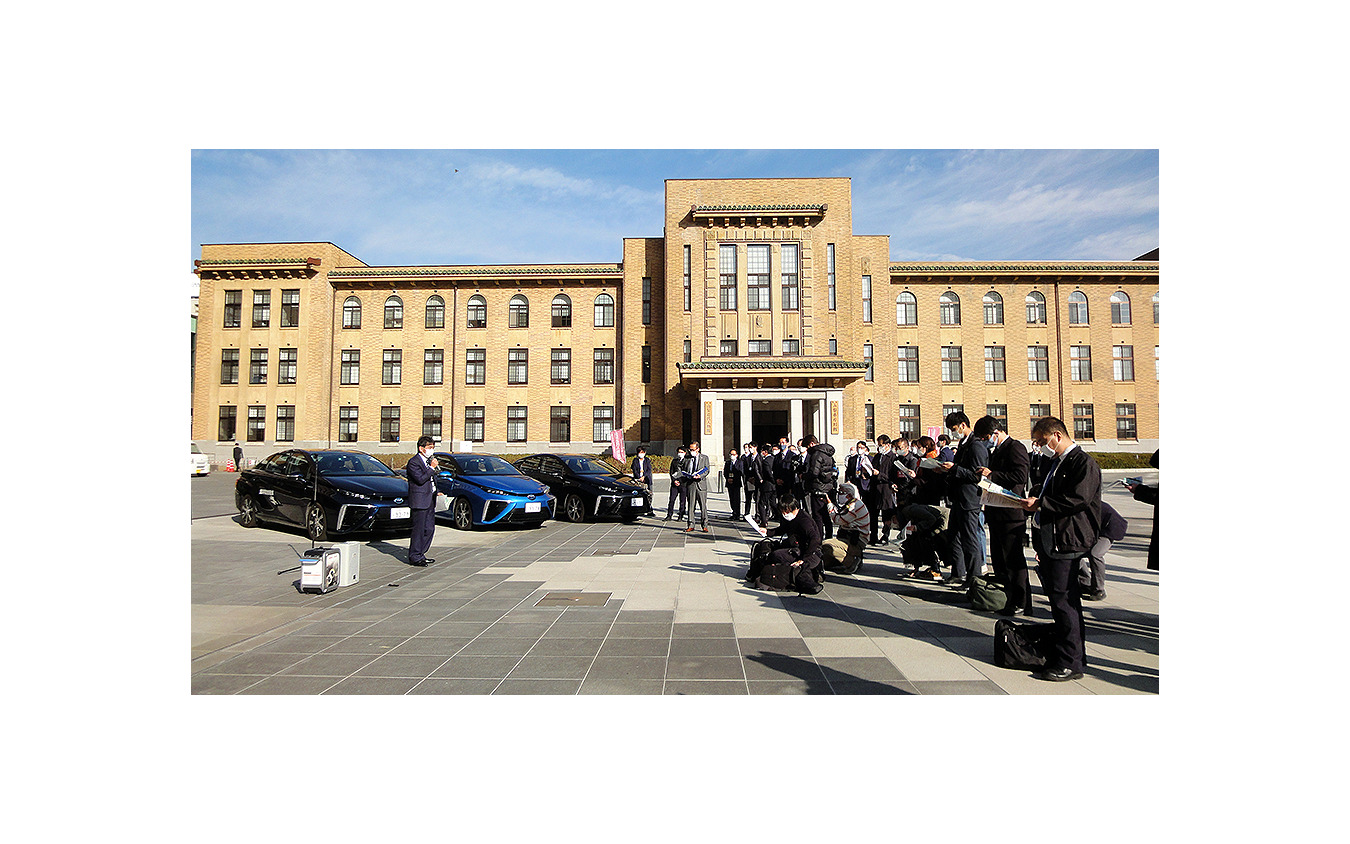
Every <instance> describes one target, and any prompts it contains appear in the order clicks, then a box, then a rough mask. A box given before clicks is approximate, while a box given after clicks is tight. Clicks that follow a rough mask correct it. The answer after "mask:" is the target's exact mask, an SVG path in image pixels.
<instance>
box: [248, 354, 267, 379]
mask: <svg viewBox="0 0 1350 844" xmlns="http://www.w3.org/2000/svg"><path fill="white" fill-rule="evenodd" d="M248 383H250V384H266V383H267V350H266V349H253V350H252V351H250V352H249V359H248Z"/></svg>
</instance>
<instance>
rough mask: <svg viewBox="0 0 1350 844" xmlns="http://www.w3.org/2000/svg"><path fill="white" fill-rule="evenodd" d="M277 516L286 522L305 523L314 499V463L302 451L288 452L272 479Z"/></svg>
mask: <svg viewBox="0 0 1350 844" xmlns="http://www.w3.org/2000/svg"><path fill="white" fill-rule="evenodd" d="M272 485H273V487H274V489H275V491H276V494H275V498H276V502H277V514H278V515H279V516H280V517H281V518H283V519H285V520H286V521H288V522H290V523H292V524H297V525H302V524H304V523H305V508H306V507H307V506H309V502H310V501H312V500H313V499H314V462H313V461H312V460H311V459H310V457H309V455H307V454H305V453H304V452H301V451H288V452H286V454H285V455H284V457H283V459H282V460H281V461H280V465H279V466H278V467H277V475H276V477H275V478H273V479H272Z"/></svg>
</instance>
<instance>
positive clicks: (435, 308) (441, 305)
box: [427, 296, 445, 328]
mask: <svg viewBox="0 0 1350 844" xmlns="http://www.w3.org/2000/svg"><path fill="white" fill-rule="evenodd" d="M427 328H445V300H444V299H442V298H441V297H439V296H432V297H431V298H430V299H428V300H427Z"/></svg>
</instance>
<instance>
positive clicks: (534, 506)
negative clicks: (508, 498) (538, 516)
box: [525, 501, 543, 513]
mask: <svg viewBox="0 0 1350 844" xmlns="http://www.w3.org/2000/svg"><path fill="white" fill-rule="evenodd" d="M542 507H543V505H542V504H540V503H539V502H538V501H532V502H529V503H527V504H526V505H525V512H526V513H538V512H539V510H540V509H541V508H542Z"/></svg>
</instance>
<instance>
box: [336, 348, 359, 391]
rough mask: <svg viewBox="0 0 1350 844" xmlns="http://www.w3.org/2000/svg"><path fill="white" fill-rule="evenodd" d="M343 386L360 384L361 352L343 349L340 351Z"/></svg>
mask: <svg viewBox="0 0 1350 844" xmlns="http://www.w3.org/2000/svg"><path fill="white" fill-rule="evenodd" d="M341 383H343V384H360V383H361V350H360V349H343V350H342V379H341Z"/></svg>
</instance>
